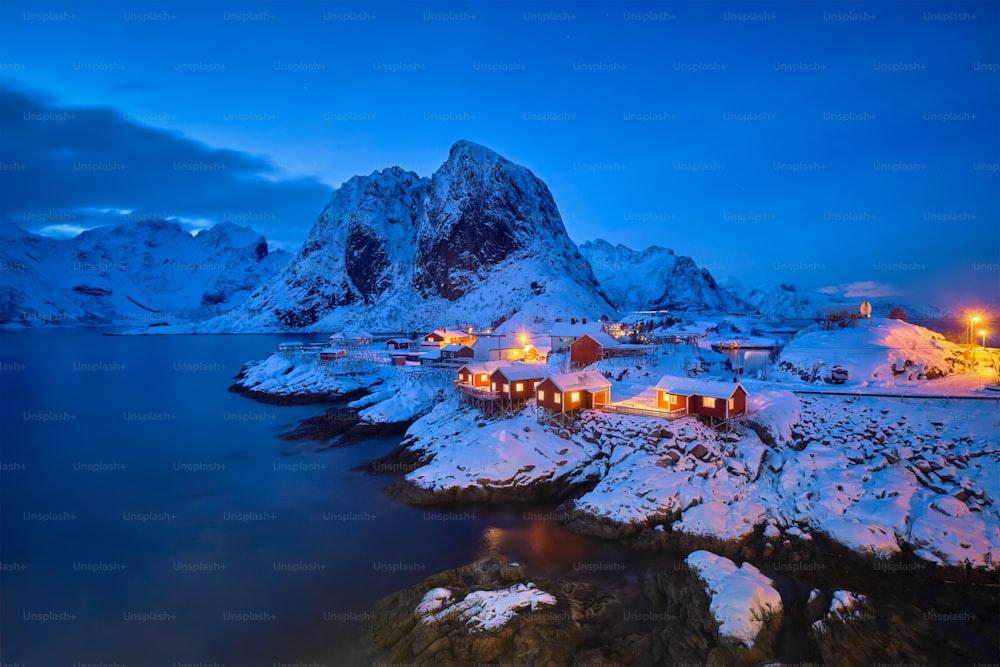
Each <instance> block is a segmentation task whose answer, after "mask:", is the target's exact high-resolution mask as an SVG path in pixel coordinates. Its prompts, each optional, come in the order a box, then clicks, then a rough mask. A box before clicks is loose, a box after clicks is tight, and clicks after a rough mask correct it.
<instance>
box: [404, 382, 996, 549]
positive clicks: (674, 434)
mask: <svg viewBox="0 0 1000 667" xmlns="http://www.w3.org/2000/svg"><path fill="white" fill-rule="evenodd" d="M767 398H768V399H769V400H767V401H762V402H761V403H760V405H759V406H758V409H757V410H756V411H755V413H754V414H753V415H752V416H751V419H753V420H754V421H755V423H756V424H757V425H758V429H759V430H761V431H762V432H764V433H765V434H770V438H769V439H770V440H771V441H772V442H774V443H775V444H773V445H766V444H764V442H762V440H761V438H760V437H759V436H758V435H757V432H755V431H754V430H751V429H746V430H745V431H744V432H743V433H742V434H740V435H737V434H735V433H732V434H729V435H726V434H725V433H722V434H720V433H716V432H715V431H713V430H711V429H709V428H707V427H706V426H704V425H703V424H701V423H700V422H697V421H695V420H694V419H692V418H684V419H681V420H677V421H674V422H670V423H667V422H664V421H663V420H659V419H657V418H652V417H641V416H632V415H620V414H604V413H599V412H587V413H584V414H583V415H582V416H581V418H580V420H579V421H578V422H576V424H575V425H573V426H572V427H570V428H562V429H553V428H551V427H543V426H542V425H540V424H538V423H537V422H536V420H535V419H534V417H533V416H532V415H531V411H530V410H528V411H526V412H525V413H522V414H521V415H518V416H515V417H512V418H507V419H482V418H481V417H480V416H479V415H478V414H476V413H475V412H474V411H471V410H469V409H460V408H458V407H457V406H456V405H454V404H451V403H449V402H446V403H443V404H441V405H439V406H437V407H436V408H435V409H434V410H432V411H431V413H430V414H428V415H426V416H425V417H423V418H421V419H419V420H417V422H415V423H414V424H413V425H412V426H411V427H410V429H409V431H408V433H407V440H406V441H405V444H406V447H407V449H408V450H409V451H410V452H413V453H418V454H419V455H420V458H421V460H422V461H423V462H424V464H423V465H422V466H421V467H420V468H418V469H416V470H414V471H413V472H411V473H409V474H408V475H407V476H406V477H405V479H404V480H403V482H401V484H403V485H405V486H407V487H408V488H409V491H408V492H406V493H401V492H399V491H398V490H397V493H396V495H397V497H401V498H404V499H406V500H408V501H410V502H418V503H428V504H431V503H440V502H470V501H479V502H481V501H491V500H497V501H505V502H506V501H512V500H516V499H517V498H518V495H519V494H520V493H524V495H525V496H526V497H527V496H531V495H532V494H531V489H532V488H533V487H534V486H536V485H541V486H544V485H550V486H551V485H559V486H560V487H561V488H563V489H566V490H567V491H571V490H573V489H575V488H577V487H578V486H579V485H584V484H585V483H588V482H589V483H590V485H591V486H592V488H589V490H587V491H586V492H584V493H582V494H580V495H576V496H573V497H571V498H570V500H569V502H568V503H567V504H566V505H564V509H565V510H566V512H565V514H566V517H567V521H568V523H569V526H570V527H571V528H574V529H576V530H579V531H580V532H589V533H593V534H596V535H600V536H602V537H610V538H623V537H632V536H635V535H637V534H639V533H640V532H643V531H647V532H648V531H649V530H652V531H653V532H654V533H663V534H664V536H665V537H666V534H668V533H676V534H680V535H684V536H688V537H693V538H705V539H706V542H705V543H706V544H712V543H713V542H722V543H729V544H741V543H745V542H747V541H749V540H750V539H751V538H754V537H756V536H758V535H762V536H763V539H764V541H765V544H766V546H769V547H774V546H777V545H780V544H782V543H783V542H785V541H786V540H804V541H808V540H810V539H811V536H812V535H813V534H822V535H824V536H825V537H827V538H829V539H830V540H832V541H834V542H836V543H839V544H841V545H843V546H845V547H848V548H849V549H851V550H853V551H854V552H855V553H857V554H858V555H859V556H860V557H862V558H865V559H872V560H876V561H880V560H888V559H894V558H901V557H903V556H904V555H905V554H906V553H909V552H913V553H914V554H915V555H916V556H917V557H919V558H921V559H923V560H924V561H925V562H926V563H928V564H933V565H951V566H964V565H965V563H966V562H968V563H969V564H970V565H971V566H973V567H985V568H996V567H997V562H998V561H1000V513H998V508H997V504H996V500H997V498H998V496H1000V488H998V487H1000V483H998V480H1000V438H997V436H996V433H997V431H996V419H997V414H996V412H995V410H994V409H993V408H992V406H989V407H983V408H980V409H978V410H976V409H975V408H971V409H970V408H969V407H967V406H960V407H956V406H954V405H951V406H948V405H937V402H936V401H925V403H932V404H933V405H922V406H918V407H914V406H913V405H911V404H901V403H894V402H891V401H872V402H870V403H871V404H870V405H867V406H864V405H856V404H857V403H860V399H854V398H846V399H845V398H839V397H838V398H832V397H803V398H797V397H795V396H794V395H792V394H790V393H787V392H784V393H782V392H774V394H773V395H771V396H769V397H767ZM795 404H798V409H795ZM855 413H857V414H855ZM915 413H916V414H917V415H919V418H918V417H916V416H914V415H915ZM800 415H801V416H800ZM855 422H856V424H855ZM665 542H666V540H665Z"/></svg>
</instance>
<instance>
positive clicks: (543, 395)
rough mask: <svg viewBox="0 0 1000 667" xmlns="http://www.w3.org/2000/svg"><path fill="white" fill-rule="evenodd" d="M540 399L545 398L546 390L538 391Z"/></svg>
mask: <svg viewBox="0 0 1000 667" xmlns="http://www.w3.org/2000/svg"><path fill="white" fill-rule="evenodd" d="M538 400H539V401H544V400H545V392H544V391H539V392H538Z"/></svg>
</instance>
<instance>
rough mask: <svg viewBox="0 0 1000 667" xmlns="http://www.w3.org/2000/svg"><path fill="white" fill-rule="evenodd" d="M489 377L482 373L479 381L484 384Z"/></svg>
mask: <svg viewBox="0 0 1000 667" xmlns="http://www.w3.org/2000/svg"><path fill="white" fill-rule="evenodd" d="M489 377H490V376H489V375H487V374H486V373H483V374H482V375H480V376H479V379H480V380H481V381H483V382H486V381H487V379H489Z"/></svg>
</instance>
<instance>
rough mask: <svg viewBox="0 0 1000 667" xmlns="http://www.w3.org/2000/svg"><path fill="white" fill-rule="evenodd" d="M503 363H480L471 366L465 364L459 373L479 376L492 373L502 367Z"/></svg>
mask: <svg viewBox="0 0 1000 667" xmlns="http://www.w3.org/2000/svg"><path fill="white" fill-rule="evenodd" d="M502 363H503V362H501V361H480V362H476V363H471V364H464V365H463V366H462V367H461V368H459V369H458V370H459V372H462V371H468V372H470V373H472V374H473V375H479V374H481V373H492V372H493V371H495V370H496V369H497V368H499V367H500V366H501V364H502Z"/></svg>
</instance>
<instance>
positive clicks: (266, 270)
mask: <svg viewBox="0 0 1000 667" xmlns="http://www.w3.org/2000/svg"><path fill="white" fill-rule="evenodd" d="M287 261H288V253H285V252H284V251H277V252H269V251H268V248H267V241H266V240H265V239H264V237H263V236H261V235H260V234H258V233H256V232H254V231H253V230H252V229H250V228H249V227H239V226H237V225H234V224H231V223H222V224H219V225H216V226H214V227H211V228H209V229H206V230H203V231H201V232H199V233H198V234H197V235H196V236H192V235H191V234H190V233H188V232H186V231H184V230H183V229H182V228H181V226H180V225H178V224H177V223H174V222H164V221H153V220H151V221H145V222H136V223H131V224H124V225H119V226H114V227H98V228H95V229H91V230H89V231H86V232H83V233H82V234H80V235H79V236H76V237H74V238H70V239H64V240H56V239H52V238H48V237H45V236H39V235H37V234H32V233H30V232H26V231H24V230H22V229H19V228H17V227H14V226H13V225H10V224H6V223H4V224H0V265H2V267H3V270H2V271H0V325H3V326H28V327H31V326H122V325H125V326H127V325H132V326H140V325H149V324H152V323H161V322H177V321H178V320H189V321H198V320H203V319H207V318H209V317H212V316H215V315H218V314H220V313H223V312H225V311H226V310H228V309H230V308H233V307H234V306H235V305H237V304H238V303H240V302H242V301H243V299H244V298H246V297H247V296H248V295H249V294H250V293H251V292H252V291H253V290H254V289H255V288H256V287H257V286H258V285H260V284H261V283H262V282H264V281H265V280H267V279H268V278H270V277H272V276H273V275H275V274H276V273H277V271H278V270H279V269H281V268H282V266H283V265H284V264H285V263H286V262H287Z"/></svg>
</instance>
